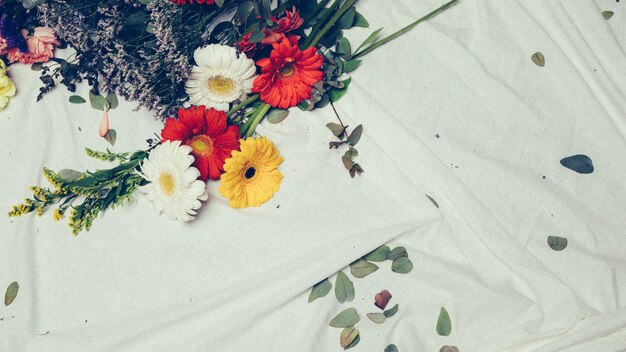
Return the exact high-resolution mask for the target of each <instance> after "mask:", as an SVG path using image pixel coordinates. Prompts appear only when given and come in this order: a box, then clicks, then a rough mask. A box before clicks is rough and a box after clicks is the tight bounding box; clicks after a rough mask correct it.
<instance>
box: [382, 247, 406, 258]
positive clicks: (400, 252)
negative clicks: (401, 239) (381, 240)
mask: <svg viewBox="0 0 626 352" xmlns="http://www.w3.org/2000/svg"><path fill="white" fill-rule="evenodd" d="M408 256H409V253H407V252H406V248H404V247H396V248H394V249H392V250H391V251H390V252H389V253H387V260H391V261H394V260H396V259H398V258H400V257H408Z"/></svg>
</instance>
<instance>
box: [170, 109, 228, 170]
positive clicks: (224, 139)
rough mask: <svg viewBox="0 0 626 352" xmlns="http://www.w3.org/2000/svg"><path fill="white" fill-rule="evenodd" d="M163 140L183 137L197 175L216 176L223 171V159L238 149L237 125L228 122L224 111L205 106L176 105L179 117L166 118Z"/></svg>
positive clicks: (175, 139)
mask: <svg viewBox="0 0 626 352" xmlns="http://www.w3.org/2000/svg"><path fill="white" fill-rule="evenodd" d="M161 138H162V140H163V141H182V144H184V145H188V146H190V147H191V149H192V152H191V154H192V155H193V157H194V159H195V161H194V163H193V166H195V167H196V168H197V169H198V171H200V178H201V179H202V181H206V180H207V178H210V179H211V180H217V179H219V178H220V175H221V174H222V172H223V171H224V160H226V159H227V158H230V153H231V152H232V151H233V150H239V129H238V128H237V127H236V126H228V125H227V123H226V113H224V112H223V111H217V110H215V109H213V108H210V109H209V110H207V109H206V107H204V106H192V107H190V108H189V109H179V110H178V119H173V118H169V119H167V120H165V127H163V130H162V131H161Z"/></svg>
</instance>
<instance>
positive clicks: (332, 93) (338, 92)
mask: <svg viewBox="0 0 626 352" xmlns="http://www.w3.org/2000/svg"><path fill="white" fill-rule="evenodd" d="M351 81H352V77H350V78H348V79H345V80H343V81H342V82H343V84H344V87H343V88H341V89H337V88H331V89H329V90H328V97H329V98H330V101H331V102H332V103H334V102H336V101H338V100H339V99H341V98H342V97H343V96H344V95H346V93H347V92H348V87H349V86H350V82H351Z"/></svg>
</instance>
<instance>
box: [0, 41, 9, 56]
mask: <svg viewBox="0 0 626 352" xmlns="http://www.w3.org/2000/svg"><path fill="white" fill-rule="evenodd" d="M8 47H9V46H8V45H7V41H6V39H4V38H2V37H0V56H3V55H6V53H7V48H8Z"/></svg>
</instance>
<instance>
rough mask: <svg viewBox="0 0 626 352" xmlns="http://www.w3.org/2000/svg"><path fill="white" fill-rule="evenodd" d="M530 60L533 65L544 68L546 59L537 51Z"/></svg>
mask: <svg viewBox="0 0 626 352" xmlns="http://www.w3.org/2000/svg"><path fill="white" fill-rule="evenodd" d="M530 59H531V60H532V61H533V62H534V63H535V65H537V66H540V67H544V66H545V65H546V58H545V57H544V56H543V54H542V53H541V52H540V51H538V52H536V53H534V54H533V55H532V56H531V57H530Z"/></svg>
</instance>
